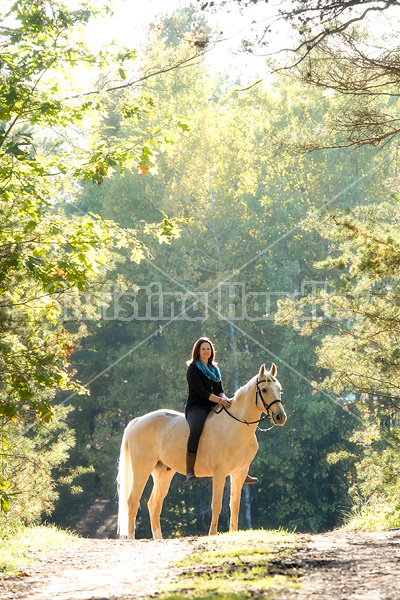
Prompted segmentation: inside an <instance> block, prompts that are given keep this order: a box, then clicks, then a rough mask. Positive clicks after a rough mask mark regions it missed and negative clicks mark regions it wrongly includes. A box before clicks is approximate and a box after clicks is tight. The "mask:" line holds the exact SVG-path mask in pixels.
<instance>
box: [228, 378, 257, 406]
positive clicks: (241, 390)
mask: <svg viewBox="0 0 400 600" xmlns="http://www.w3.org/2000/svg"><path fill="white" fill-rule="evenodd" d="M256 377H257V375H255V376H254V377H252V378H251V379H250V381H248V382H247V383H245V384H244V385H242V387H240V388H238V389H237V390H236V392H235V395H234V396H233V401H235V400H238V399H239V398H240V396H242V395H243V394H247V392H248V391H249V389H250V388H251V386H252V384H253V383H254V380H255V379H256Z"/></svg>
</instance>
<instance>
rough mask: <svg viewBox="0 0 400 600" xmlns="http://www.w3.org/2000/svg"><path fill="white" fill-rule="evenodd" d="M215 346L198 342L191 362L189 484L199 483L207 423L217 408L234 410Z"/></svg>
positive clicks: (250, 480)
mask: <svg viewBox="0 0 400 600" xmlns="http://www.w3.org/2000/svg"><path fill="white" fill-rule="evenodd" d="M214 358H215V350H214V346H213V344H212V342H211V340H209V339H208V338H206V337H201V338H200V339H198V340H197V342H195V344H194V346H193V350H192V358H191V360H189V361H188V362H187V365H188V368H187V372H186V378H187V382H188V386H189V393H188V399H187V402H186V408H185V417H186V420H187V422H188V423H189V429H190V433H189V438H188V441H187V453H186V481H195V480H196V479H197V477H196V475H195V473H194V465H195V463H196V454H197V448H198V446H199V440H200V436H201V433H202V431H203V427H204V423H205V422H206V419H207V417H208V415H209V413H210V411H211V410H212V409H213V407H214V406H215V405H216V404H221V405H222V406H223V407H224V408H230V406H231V404H232V400H230V399H229V398H227V397H226V396H225V393H224V390H223V387H222V382H221V374H220V372H219V369H218V366H217V363H216V362H215V361H214ZM245 483H258V479H257V478H256V477H250V475H247V477H246V479H245Z"/></svg>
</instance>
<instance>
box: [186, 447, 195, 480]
mask: <svg viewBox="0 0 400 600" xmlns="http://www.w3.org/2000/svg"><path fill="white" fill-rule="evenodd" d="M195 462H196V452H188V453H187V454H186V481H196V479H197V477H196V475H195V474H194V463H195Z"/></svg>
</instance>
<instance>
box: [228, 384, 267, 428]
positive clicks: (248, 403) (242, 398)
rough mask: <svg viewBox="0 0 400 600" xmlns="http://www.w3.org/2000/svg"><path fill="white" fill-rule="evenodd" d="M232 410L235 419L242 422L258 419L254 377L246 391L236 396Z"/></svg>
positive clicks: (258, 410) (258, 412)
mask: <svg viewBox="0 0 400 600" xmlns="http://www.w3.org/2000/svg"><path fill="white" fill-rule="evenodd" d="M232 408H233V409H234V414H235V417H237V418H238V419H241V420H242V421H248V422H249V421H257V420H258V419H259V418H260V414H261V411H260V409H259V408H258V407H257V404H256V377H254V380H251V381H250V382H249V384H248V389H247V390H246V391H244V392H242V393H241V394H239V395H238V396H237V398H236V399H235V402H234V406H232ZM254 427H256V425H255V426H254Z"/></svg>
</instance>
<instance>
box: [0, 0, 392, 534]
mask: <svg viewBox="0 0 400 600" xmlns="http://www.w3.org/2000/svg"><path fill="white" fill-rule="evenodd" d="M222 4H224V6H225V10H229V5H231V6H233V5H234V4H235V2H231V3H222ZM238 4H239V5H241V6H240V7H241V9H242V10H243V11H245V10H247V8H248V7H247V4H254V3H251V2H250V3H246V2H242V3H241V2H238ZM255 4H257V3H255ZM314 4H315V6H314ZM317 4H318V3H304V2H303V3H296V2H292V3H288V6H290V7H291V8H290V10H289V9H288V12H287V11H286V12H285V9H284V8H282V9H281V12H280V18H282V19H284V20H285V22H286V23H290V24H291V25H292V27H293V28H294V31H295V32H296V36H297V38H296V39H297V47H296V52H293V53H290V52H289V53H287V54H285V55H284V57H283V58H282V57H279V59H278V57H276V56H273V52H272V51H271V49H270V48H269V47H268V46H267V45H265V42H264V39H265V38H263V35H262V33H264V36H265V34H266V33H267V32H266V31H265V29H267V30H268V26H264V29H261V30H260V29H259V30H258V32H257V33H254V34H253V35H252V38H251V40H250V41H249V40H244V41H243V49H244V50H246V51H247V53H250V54H256V53H258V54H260V53H263V54H265V62H264V63H263V64H264V67H263V68H264V69H265V72H264V75H263V76H262V77H260V78H259V80H258V79H257V84H255V85H253V84H252V83H249V80H248V75H246V76H242V77H241V75H240V73H237V72H235V75H234V77H232V76H230V74H229V72H228V71H224V70H222V72H220V71H219V69H218V68H216V66H215V64H212V61H210V60H209V59H207V58H208V54H210V56H212V55H211V49H212V47H213V45H214V44H216V45H217V46H218V40H219V39H220V38H221V32H215V31H213V30H212V28H211V27H210V26H209V24H208V22H207V10H209V8H210V7H209V6H208V3H203V4H201V3H199V4H194V5H193V6H188V7H186V8H181V9H179V10H176V11H174V12H173V14H172V15H169V16H167V15H165V16H163V17H162V18H160V19H159V20H158V21H155V22H154V23H152V25H151V26H150V27H149V28H148V31H147V36H148V37H147V42H146V44H145V48H144V50H143V51H142V52H141V53H140V52H138V51H137V50H136V49H133V48H131V47H129V48H120V47H116V46H115V45H113V44H111V46H110V47H109V48H107V49H106V48H103V49H102V50H101V51H100V52H97V53H94V52H93V51H92V50H91V49H90V47H88V46H85V45H83V44H82V43H81V42H80V43H79V44H78V43H77V40H78V39H81V38H78V37H74V36H78V35H81V34H79V31H80V30H82V31H84V28H85V27H86V25H87V23H88V22H89V20H90V18H91V17H92V16H93V13H94V9H93V8H92V7H89V6H85V7H83V8H76V7H75V8H74V10H72V8H71V7H68V6H66V5H63V4H61V3H58V2H52V3H50V4H47V3H46V2H23V1H21V2H18V3H16V4H11V3H10V4H8V5H6V4H5V9H4V19H3V20H2V23H3V24H4V25H3V26H2V27H1V35H2V40H3V42H4V43H3V45H2V62H1V76H2V79H1V90H0V92H1V98H2V104H1V108H0V110H1V114H0V118H1V119H2V121H1V125H0V126H1V130H0V133H1V159H2V163H1V171H0V176H1V194H2V208H1V215H0V218H1V232H2V233H1V235H2V240H1V246H0V251H1V255H2V256H1V259H2V260H1V285H2V295H1V298H2V300H1V306H0V310H1V313H0V319H1V323H2V331H3V336H2V341H1V344H0V355H1V369H2V381H1V394H2V396H1V405H0V406H1V413H0V415H1V426H2V432H1V438H2V441H1V444H2V445H1V460H2V466H1V474H0V501H1V513H0V524H1V527H2V528H3V529H4V528H7V527H10V526H15V525H16V524H17V523H21V522H23V523H31V522H36V521H37V520H40V519H45V520H51V521H52V522H55V523H57V524H59V525H62V526H69V527H71V528H72V529H75V528H77V525H78V524H79V522H81V521H84V520H85V515H87V514H88V513H89V512H90V511H91V510H92V507H93V505H96V504H97V505H100V506H101V507H102V509H103V512H99V513H98V515H97V519H100V520H101V521H102V522H103V521H104V522H106V523H107V526H106V528H105V529H103V533H104V534H107V535H108V536H112V535H116V529H115V515H116V509H117V497H116V484H115V478H116V470H117V461H118V453H119V446H120V443H121V438H122V433H123V430H124V427H125V426H126V424H127V423H128V422H129V421H130V420H131V419H132V418H134V417H136V416H138V415H141V414H144V413H146V412H148V411H150V410H154V409H158V408H163V407H167V408H173V409H177V410H183V407H184V404H185V396H186V378H185V361H186V360H187V359H188V358H189V357H190V351H191V347H192V345H193V342H194V341H195V340H196V339H197V338H198V337H199V336H200V335H208V336H209V337H210V338H211V339H212V340H213V341H214V342H215V346H216V350H217V360H218V363H219V366H220V368H221V371H222V374H223V381H224V386H225V388H226V390H227V392H228V395H233V393H234V391H235V389H237V388H238V387H239V386H240V385H243V384H244V383H246V382H247V381H248V380H249V379H250V378H251V377H252V376H253V375H254V374H255V373H256V372H257V371H258V369H259V367H260V365H261V364H262V363H266V364H267V366H270V363H271V362H275V363H276V364H277V367H278V378H279V380H280V381H281V383H282V385H283V388H284V395H283V402H284V405H285V409H286V411H287V413H288V421H287V424H286V425H285V427H284V428H279V429H277V428H276V429H275V428H274V429H272V430H271V431H268V432H265V433H263V432H258V433H257V438H258V441H259V446H260V447H259V451H258V454H257V456H256V458H255V460H254V462H253V464H252V470H251V472H252V474H256V475H257V476H258V478H259V484H258V485H256V486H251V487H246V489H245V491H244V494H243V502H242V508H241V514H240V526H241V527H243V528H250V527H252V528H259V527H264V528H280V527H281V528H284V529H291V530H292V529H297V530H299V531H323V530H327V529H331V528H333V527H335V526H337V525H338V524H340V523H342V522H343V520H344V519H346V518H349V516H353V517H357V518H358V522H359V523H361V524H363V525H364V526H366V525H368V524H369V525H371V523H373V526H375V527H377V526H380V527H387V526H396V525H398V524H399V520H400V506H399V504H398V487H399V478H398V467H399V464H398V463H399V459H398V449H399V440H400V438H399V430H398V406H399V404H398V393H399V375H398V361H399V350H398V331H399V316H400V315H399V306H400V302H399V294H398V278H399V275H398V273H399V250H398V249H399V233H398V221H399V204H398V202H399V198H400V195H399V193H400V192H399V190H398V187H399V185H398V180H397V177H398V168H399V165H398V141H397V136H398V113H399V110H398V106H397V99H398V79H397V77H398V76H397V70H396V69H397V63H398V54H397V51H396V50H394V49H395V48H397V47H398V46H396V44H397V41H398V40H397V37H396V35H397V29H396V27H397V25H398V20H397V19H395V18H394V17H393V13H390V14H389V13H384V11H389V10H392V9H394V10H398V7H397V4H398V3H397V2H379V1H378V2H368V3H366V2H359V3H354V2H352V3H346V2H341V3H332V5H331V4H329V5H327V6H325V10H327V12H326V13H325V15H326V16H325V17H324V18H325V21H324V19H322V18H321V15H320V13H318V15H317V17H315V14H316V12H315V11H316V10H317V8H318V7H317ZM350 4H351V6H350ZM363 4H368V8H369V9H372V8H373V10H375V11H377V12H375V13H373V14H372V19H373V21H374V24H375V26H376V18H377V15H378V14H379V15H380V18H381V19H383V21H382V27H384V23H385V22H386V21H385V19H387V20H388V21H390V24H391V29H390V31H385V35H384V36H382V35H381V33H379V34H378V35H376V34H374V33H373V31H372V28H371V21H368V15H364V13H363V9H364V7H363V6H362V5H363ZM226 5H228V6H226ZM354 5H355V6H354ZM331 6H332V10H331V8H330V7H331ZM338 6H339V8H340V7H341V9H342V10H340V11H339V12H338V8H337V7H338ZM299 7H300V8H299ZM211 8H212V7H211ZM221 9H222V8H221ZM307 10H309V11H311V13H310V12H309V13H307ZM330 10H331V12H329V11H330ZM346 10H350V11H352V10H356V11H357V10H359V11H360V12H359V13H357V12H356V13H354V12H352V13H350V17H348V13H347V12H346ZM335 11H336V12H335ZM106 13H107V11H106ZM354 15H355V16H354ZM395 15H397V13H395ZM106 18H107V16H106ZM7 19H8V20H7ZM313 19H316V20H314V21H313ZM318 19H319V20H318ZM329 19H330V20H329ZM346 19H347V20H346ZM344 24H346V27H345V26H344ZM375 31H376V29H375ZM6 42H7V43H6ZM293 57H294V58H293ZM259 60H260V58H258V61H259ZM78 67H79V69H78ZM82 68H83V69H91V72H92V73H93V71H94V73H95V79H94V80H93V88H92V91H91V92H90V93H89V92H82V90H79V89H78V90H75V89H74V90H73V87H79V86H80V85H82V83H80V79H81V78H82V72H86V71H82ZM265 73H267V76H265ZM92 76H93V74H92ZM254 83H256V82H255V81H254ZM71 90H73V91H71ZM87 392H90V393H87ZM227 485H228V483H227ZM149 489H150V487H149V488H146V491H145V496H146V495H148V494H149ZM210 495H211V489H210V482H209V481H208V480H205V481H201V482H198V483H197V484H196V486H195V487H194V486H193V487H188V486H187V485H185V484H184V479H183V477H182V476H179V475H176V476H175V478H174V480H173V483H172V486H171V491H170V493H169V495H168V497H167V499H166V501H165V504H164V510H163V515H164V532H165V534H166V535H169V536H173V535H186V534H203V533H206V531H207V529H208V524H209V518H210ZM227 521H228V498H227V494H225V500H224V507H223V512H222V516H221V529H224V528H225V529H226V528H227ZM101 524H102V523H100V524H99V526H100V525H101ZM138 535H139V537H148V536H149V535H150V530H149V523H148V518H147V514H146V511H145V510H143V511H142V512H141V513H140V514H139V518H138Z"/></svg>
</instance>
